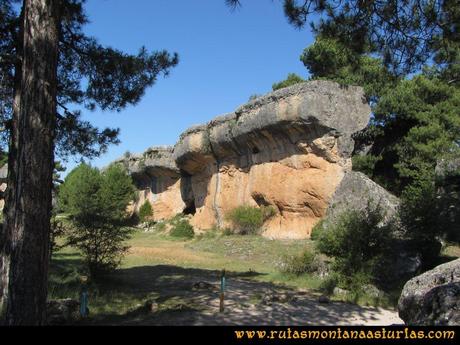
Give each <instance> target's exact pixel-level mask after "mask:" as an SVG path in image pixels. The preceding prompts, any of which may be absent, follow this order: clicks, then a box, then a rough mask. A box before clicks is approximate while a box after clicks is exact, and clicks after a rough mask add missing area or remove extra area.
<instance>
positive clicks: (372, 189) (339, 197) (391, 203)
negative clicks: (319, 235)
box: [323, 171, 399, 225]
mask: <svg viewBox="0 0 460 345" xmlns="http://www.w3.org/2000/svg"><path fill="white" fill-rule="evenodd" d="M369 203H372V204H378V205H379V206H380V207H381V208H382V209H383V211H384V213H385V220H386V221H389V220H391V219H394V218H395V216H396V214H397V211H398V207H399V198H398V197H396V196H394V195H393V194H391V193H390V192H388V191H387V190H386V189H385V188H383V187H381V186H380V185H378V184H377V183H375V182H374V181H372V180H371V179H370V178H368V177H367V176H366V175H364V174H363V173H361V172H357V171H349V172H347V173H345V176H344V177H343V179H342V181H341V182H340V184H339V185H338V187H337V189H336V190H335V193H334V195H333V196H332V198H331V201H330V203H329V206H328V209H327V215H326V217H325V218H324V223H323V224H324V225H327V224H333V223H335V222H336V221H337V219H338V217H340V215H341V214H342V213H343V212H344V211H348V210H358V211H360V210H364V209H365V208H366V207H367V206H368V204H369Z"/></svg>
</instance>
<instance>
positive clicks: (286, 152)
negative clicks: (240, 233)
mask: <svg viewBox="0 0 460 345" xmlns="http://www.w3.org/2000/svg"><path fill="white" fill-rule="evenodd" d="M369 117H370V108H369V106H368V104H367V102H366V100H365V98H364V94H363V91H362V89H361V88H359V87H353V86H348V87H342V86H340V85H339V84H337V83H334V82H329V81H312V82H308V83H302V84H298V85H294V86H291V87H288V88H284V89H281V90H278V91H275V92H273V93H270V94H268V95H266V96H263V97H260V98H258V99H256V100H254V101H252V102H250V103H248V104H246V105H243V106H242V107H240V108H238V109H237V110H236V111H235V112H234V113H230V114H226V115H223V116H219V117H217V118H215V119H213V120H212V121H210V122H209V123H207V124H205V125H200V126H195V127H192V128H190V129H188V130H187V131H185V132H184V133H183V134H182V135H181V136H180V139H179V141H178V143H177V144H176V145H175V146H174V149H171V148H164V149H161V150H160V149H158V148H153V149H151V150H150V153H147V152H146V153H144V155H143V156H134V157H129V158H126V159H124V160H122V161H123V162H124V164H125V165H126V166H127V167H128V170H129V171H130V172H131V173H132V176H133V178H134V179H135V181H136V183H137V184H138V187H139V189H140V190H141V193H140V198H139V201H138V202H137V203H136V205H134V207H135V208H136V209H138V208H139V207H140V205H142V203H143V202H144V200H145V199H149V200H151V201H152V204H153V208H154V213H155V218H156V219H160V218H167V216H172V215H174V214H173V213H178V212H182V211H183V210H188V211H190V213H192V214H193V217H192V219H191V223H192V225H193V226H194V227H195V228H198V229H203V230H205V229H209V228H212V227H214V226H219V227H226V226H228V225H229V224H228V221H227V219H226V215H227V214H228V213H229V211H230V210H232V209H233V208H235V207H237V206H240V205H252V206H272V207H273V208H274V209H275V210H276V214H275V216H274V217H272V218H270V220H269V221H267V222H266V223H265V225H264V235H265V236H268V237H271V238H305V237H308V236H309V234H310V232H311V229H312V227H313V226H314V225H315V224H316V222H317V221H318V220H320V219H321V218H323V217H324V215H325V214H326V210H327V208H328V206H329V203H330V200H331V198H332V196H333V194H334V193H335V191H336V189H337V187H338V186H339V185H340V183H341V181H342V179H343V177H344V176H345V173H346V172H347V171H350V170H351V159H350V156H351V153H352V151H353V147H354V142H353V140H352V139H351V135H352V134H353V133H355V132H357V131H359V130H361V129H363V128H364V127H365V126H366V125H367V123H368V121H369ZM146 156H147V157H146Z"/></svg>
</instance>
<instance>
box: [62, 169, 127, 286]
mask: <svg viewBox="0 0 460 345" xmlns="http://www.w3.org/2000/svg"><path fill="white" fill-rule="evenodd" d="M134 190H135V189H134V186H133V184H132V181H131V178H130V177H129V176H128V175H127V174H126V172H125V171H124V170H123V168H121V167H120V166H116V165H112V166H110V167H109V168H108V169H107V170H106V171H104V172H102V173H101V172H100V171H99V170H98V169H96V168H92V167H91V166H89V165H86V164H81V165H79V166H78V167H77V168H75V169H74V170H73V171H71V172H70V173H69V174H68V175H67V177H66V179H65V182H64V184H63V185H62V186H61V188H60V190H59V204H60V207H61V209H62V210H63V211H64V212H66V213H67V214H68V215H69V219H70V222H71V224H70V226H69V229H68V231H66V235H67V244H68V245H71V246H74V247H76V248H78V249H79V250H80V251H81V252H82V254H83V256H84V257H85V260H86V263H87V265H88V268H89V271H90V273H91V275H92V276H93V277H95V276H97V275H99V274H100V273H102V272H104V271H107V270H111V269H114V268H115V267H117V266H118V264H119V263H120V260H121V258H122V255H123V254H124V253H125V252H126V250H127V249H128V247H127V246H125V245H124V242H125V241H126V240H127V239H129V237H130V235H131V232H132V230H130V229H129V228H126V227H124V226H123V223H124V221H125V219H126V216H127V214H126V208H127V206H128V204H129V202H130V201H131V200H132V197H133V195H134Z"/></svg>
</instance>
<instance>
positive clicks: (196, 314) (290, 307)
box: [92, 265, 402, 326]
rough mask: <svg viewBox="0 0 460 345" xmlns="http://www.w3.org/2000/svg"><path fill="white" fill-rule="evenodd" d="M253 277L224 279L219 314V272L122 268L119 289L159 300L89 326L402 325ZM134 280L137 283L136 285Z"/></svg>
mask: <svg viewBox="0 0 460 345" xmlns="http://www.w3.org/2000/svg"><path fill="white" fill-rule="evenodd" d="M253 274H254V275H257V273H253ZM253 274H252V273H246V274H245V273H234V272H230V273H228V274H227V289H226V293H225V304H224V305H225V310H224V312H223V313H220V312H219V294H220V292H219V286H220V283H219V276H220V271H214V270H204V269H192V268H181V267H177V266H170V265H156V266H143V267H133V268H128V269H122V270H120V271H119V272H118V274H117V278H116V279H117V280H118V282H119V287H122V289H123V290H125V289H126V290H129V291H136V293H144V294H150V295H152V293H153V294H155V295H157V296H159V297H158V298H156V299H155V302H154V303H155V304H154V308H153V310H147V308H145V306H144V305H142V304H139V305H137V306H136V308H134V309H133V310H131V311H129V312H127V313H126V314H123V315H110V314H109V315H100V317H97V318H96V319H94V320H92V323H96V324H109V325H299V326H305V325H392V324H402V320H400V319H399V318H398V316H397V313H396V312H395V311H391V310H386V309H382V308H375V307H364V306H358V305H354V304H349V303H343V302H330V303H319V302H318V296H319V295H318V294H314V293H311V292H308V291H305V290H300V289H290V288H285V287H281V286H278V285H275V284H272V283H266V282H259V281H255V280H253V279H251V275H253ZM139 280H141V281H142V284H139ZM113 283H116V282H113ZM197 283H201V284H197Z"/></svg>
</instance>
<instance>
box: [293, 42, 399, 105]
mask: <svg viewBox="0 0 460 345" xmlns="http://www.w3.org/2000/svg"><path fill="white" fill-rule="evenodd" d="M300 60H301V61H302V62H303V64H304V65H305V67H307V68H308V70H309V71H310V73H311V74H312V78H313V79H329V80H330V79H332V80H334V81H336V82H338V83H339V84H342V85H360V86H362V87H363V88H364V91H365V93H366V96H367V97H368V99H369V100H371V101H375V100H376V98H378V96H379V94H381V93H382V92H383V91H384V90H386V89H387V88H388V87H389V86H390V85H392V84H393V83H394V82H395V81H396V80H397V78H395V77H394V76H392V75H391V74H390V73H389V72H388V70H387V69H386V68H385V67H384V65H383V63H382V61H381V60H379V59H377V58H373V57H370V56H367V55H360V54H357V53H356V52H355V51H353V50H352V49H350V48H348V47H347V46H345V45H344V44H342V43H341V42H340V41H339V40H337V39H335V38H328V37H324V36H317V37H316V41H315V42H314V43H313V45H311V46H309V47H307V48H306V49H305V50H304V51H303V53H302V55H301V56H300Z"/></svg>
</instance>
